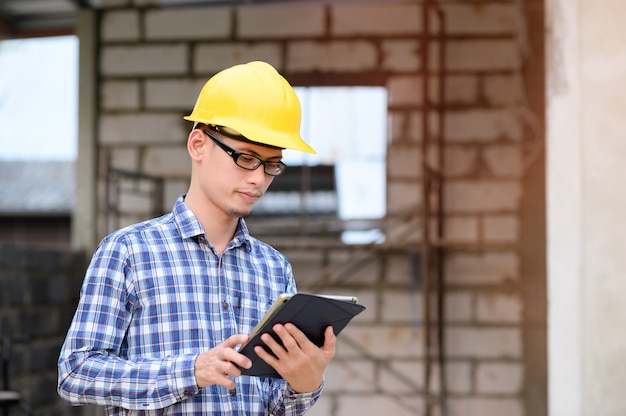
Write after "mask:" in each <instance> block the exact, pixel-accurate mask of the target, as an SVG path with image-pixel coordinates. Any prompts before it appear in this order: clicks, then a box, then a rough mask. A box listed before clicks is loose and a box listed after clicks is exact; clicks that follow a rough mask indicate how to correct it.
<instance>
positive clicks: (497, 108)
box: [97, 0, 545, 416]
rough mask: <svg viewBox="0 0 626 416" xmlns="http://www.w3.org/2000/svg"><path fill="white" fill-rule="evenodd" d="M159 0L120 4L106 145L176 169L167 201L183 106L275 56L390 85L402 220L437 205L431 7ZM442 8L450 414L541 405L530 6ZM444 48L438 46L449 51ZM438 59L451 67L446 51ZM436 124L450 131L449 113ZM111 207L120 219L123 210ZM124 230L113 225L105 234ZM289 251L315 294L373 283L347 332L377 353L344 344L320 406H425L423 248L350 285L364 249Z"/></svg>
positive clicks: (124, 160)
mask: <svg viewBox="0 0 626 416" xmlns="http://www.w3.org/2000/svg"><path fill="white" fill-rule="evenodd" d="M152 3H153V2H150V1H147V0H144V1H135V2H131V1H129V0H126V1H122V0H117V1H110V2H107V1H103V2H102V4H103V9H102V10H101V11H100V14H99V18H100V19H99V22H100V26H99V28H98V39H99V42H100V48H101V49H100V51H99V55H98V58H99V67H98V72H99V77H100V81H99V88H98V90H99V97H100V100H99V103H98V114H97V146H98V147H99V148H100V149H102V150H107V151H110V152H111V154H112V160H113V164H114V165H115V166H116V167H119V168H124V169H129V170H133V171H141V172H145V173H149V174H153V175H158V176H162V177H164V178H165V197H164V201H165V202H164V210H169V209H170V207H171V205H172V203H173V201H174V199H175V197H176V196H178V194H180V193H181V192H184V191H185V189H186V185H187V177H188V173H189V167H190V163H189V160H188V157H187V154H186V150H185V141H186V137H187V134H188V131H189V123H188V122H185V121H183V120H182V115H185V114H188V113H189V112H190V110H191V108H192V106H193V103H194V102H195V99H196V96H197V93H198V92H199V90H200V88H201V86H202V85H203V84H204V82H205V81H206V79H207V78H208V77H209V76H211V75H212V74H213V73H215V72H216V71H218V70H221V69H223V68H225V67H228V66H231V65H234V64H237V63H242V62H247V61H250V60H255V59H261V60H266V61H268V62H270V63H272V64H273V65H274V66H276V67H277V69H278V70H279V71H280V72H281V73H283V74H284V75H285V76H286V78H287V79H289V80H290V81H291V82H292V83H293V84H294V85H331V84H332V85H350V84H354V85H363V84H367V85H382V86H384V87H386V88H387V90H388V93H389V103H388V108H389V137H388V142H389V147H388V149H387V210H388V215H389V218H393V217H396V216H399V215H403V214H406V213H417V212H419V211H420V206H421V203H422V197H421V193H420V192H421V186H422V178H421V168H420V166H421V163H422V160H421V154H420V145H421V141H422V128H421V126H422V124H421V123H422V120H421V109H422V106H423V102H422V74H421V67H422V58H421V55H420V35H421V24H422V19H421V5H420V3H417V2H416V3H413V2H397V3H396V2H393V3H390V2H383V1H378V2H376V1H369V2H364V3H359V2H349V3H348V2H346V3H343V4H342V3H339V2H336V3H332V4H321V3H317V2H315V3H297V4H290V3H276V4H265V5H240V6H223V5H218V6H213V7H189V8H168V9H161V8H155V7H148V6H151V5H152ZM441 5H442V10H443V12H444V15H445V17H446V48H445V58H446V62H447V68H446V72H445V77H446V79H445V81H446V90H445V97H444V102H443V103H439V104H445V108H446V112H445V119H444V127H445V134H444V136H445V141H446V144H445V148H444V157H445V166H446V169H445V172H444V174H445V178H446V182H445V187H444V199H445V206H444V210H445V236H444V237H445V241H446V242H447V244H448V246H447V247H446V256H445V262H444V266H445V279H446V289H447V297H446V304H445V311H446V316H447V322H446V330H445V334H446V339H447V344H446V345H447V349H446V360H447V362H448V365H447V368H446V374H447V380H448V385H449V396H450V397H449V401H448V406H449V410H450V415H465V414H480V415H483V416H492V415H493V416H495V415H502V414H506V415H510V416H523V415H529V414H530V413H529V411H528V409H530V408H531V407H530V405H529V404H528V402H527V401H526V399H525V397H526V396H525V388H526V387H525V386H526V385H527V384H528V380H529V375H528V371H527V368H528V367H527V362H528V360H529V359H530V358H529V357H528V355H527V351H525V349H524V346H525V345H528V340H526V339H525V336H526V335H525V332H524V326H525V325H526V324H527V322H525V321H524V320H525V316H526V315H525V313H526V312H525V307H526V305H525V302H526V299H527V295H525V294H524V285H523V282H522V280H523V276H522V270H523V264H522V260H523V259H522V254H521V251H520V241H521V238H522V237H521V235H522V231H523V227H524V224H523V223H522V221H521V214H520V209H521V204H522V200H523V198H524V185H523V178H524V175H525V174H526V173H527V170H528V169H529V167H532V165H530V164H529V162H530V161H529V160H528V157H527V156H528V154H529V153H532V152H528V150H529V148H528V140H527V139H528V137H527V136H528V135H529V133H528V131H529V129H530V127H529V124H528V123H527V122H526V121H527V120H528V119H529V117H528V112H527V108H526V106H527V104H526V101H525V100H526V97H525V93H526V91H525V88H524V85H523V82H522V81H523V77H522V76H521V71H522V69H523V65H524V62H525V61H524V59H523V57H524V52H525V51H524V48H523V46H524V38H523V36H522V34H523V33H524V30H525V27H524V26H523V22H524V16H523V14H522V13H521V11H520V10H518V5H519V2H515V1H501V0H498V1H496V0H494V1H489V0H486V1H481V2H474V1H462V0H459V1H452V0H450V1H444V2H441ZM144 6H146V7H144ZM434 46H436V45H434ZM437 50H438V49H437V48H436V47H433V48H432V52H433V54H436V52H437ZM431 58H432V59H430V62H431V64H432V65H433V67H432V68H431V69H432V70H436V69H437V68H436V67H435V66H434V63H435V62H436V60H435V58H436V56H433V57H431ZM433 97H435V95H434V94H433ZM433 99H434V98H433ZM435 104H437V103H435ZM433 120H434V121H436V115H433ZM431 125H432V126H433V129H434V126H436V123H435V122H433V123H432V124H431ZM531 150H532V149H531ZM434 156H435V155H428V157H429V158H430V157H433V159H434ZM100 181H101V182H102V178H100ZM100 196H101V200H102V194H100ZM122 208H123V210H124V211H125V212H127V213H128V215H126V216H125V217H124V218H123V221H122V222H123V223H130V222H134V221H137V220H140V219H143V218H145V217H147V216H148V214H147V212H146V204H145V201H141V200H137V199H132V198H131V199H128V200H125V201H122ZM142 210H143V211H142ZM99 215H100V218H99V220H100V224H103V223H104V222H103V221H102V217H103V216H105V215H106V212H105V210H104V209H102V208H101V209H100V211H99ZM416 224H418V223H413V222H408V223H404V224H401V226H402V225H403V226H404V227H405V228H407V229H409V230H410V231H411V230H413V231H414V232H412V233H409V235H410V236H411V237H412V238H411V239H409V241H413V242H419V239H420V228H419V227H418V226H417V225H416ZM107 231H109V230H107V229H105V228H104V227H101V228H100V231H99V233H100V236H102V235H103V234H104V233H105V232H107ZM391 231H393V230H390V233H389V235H390V236H391V237H390V239H392V240H393V233H392V232H391ZM537 238H541V237H539V236H537ZM392 242H393V241H392ZM346 250H347V249H346ZM285 252H286V254H288V255H289V257H290V258H291V259H292V261H293V263H294V268H295V270H296V273H297V274H296V276H297V278H298V279H299V281H300V288H301V289H307V288H317V289H320V290H326V291H335V292H336V291H346V292H350V293H357V294H358V295H359V297H360V298H361V300H362V302H363V303H365V304H366V305H368V311H367V312H366V313H364V314H363V316H361V317H359V318H358V319H357V320H356V321H355V323H354V324H353V325H351V326H350V327H349V328H348V329H347V332H346V342H347V341H348V340H347V338H348V337H349V338H350V339H351V340H353V341H354V342H355V343H356V345H357V346H360V348H361V349H363V350H364V351H360V352H359V348H358V347H355V346H354V344H349V343H346V342H344V343H341V344H340V346H339V352H338V357H337V360H336V362H335V363H333V365H332V367H331V368H330V370H329V374H328V377H329V383H328V389H327V391H326V393H325V396H324V398H323V399H322V400H321V401H320V402H319V403H318V405H317V406H316V408H315V409H314V410H313V411H312V414H313V415H332V416H345V415H354V414H359V415H368V414H381V413H382V412H390V413H393V414H397V415H404V414H406V415H409V414H411V415H414V414H420V413H419V412H421V411H422V410H421V409H423V407H424V397H423V395H422V394H421V393H420V389H421V388H423V382H422V374H423V365H424V354H423V351H422V340H423V337H424V333H423V322H421V321H420V319H421V318H422V316H421V308H422V306H421V305H422V302H423V296H422V294H421V293H420V292H419V291H418V290H416V289H414V287H415V284H414V283H413V282H412V280H411V273H410V267H409V266H410V264H409V260H408V259H409V258H410V257H409V255H408V253H407V252H406V251H400V252H393V251H385V252H379V253H376V255H375V256H374V258H373V259H370V260H369V261H368V262H367V264H366V266H367V267H364V268H361V269H360V270H359V272H358V273H356V272H355V273H354V274H353V275H351V276H349V277H348V278H347V279H342V280H341V282H337V281H333V280H332V278H329V277H328V276H326V277H320V275H319V274H320V273H319V272H320V270H326V267H327V265H328V264H329V262H330V263H331V264H332V262H333V261H335V262H340V261H341V259H342V258H343V257H346V256H348V254H349V253H347V252H346V251H342V250H329V249H328V250H323V249H320V250H319V252H311V251H310V250H307V251H305V252H303V251H298V250H294V249H292V250H285ZM320 282H321V283H322V284H320ZM531 296H532V294H531ZM434 377H435V378H436V377H437V371H436V369H435V374H434ZM434 384H435V385H436V381H435V382H434ZM533 406H534V408H535V409H536V408H537V405H536V404H534V405H533ZM538 407H539V408H545V405H539V406H538ZM416 409H419V410H416ZM535 414H536V413H535Z"/></svg>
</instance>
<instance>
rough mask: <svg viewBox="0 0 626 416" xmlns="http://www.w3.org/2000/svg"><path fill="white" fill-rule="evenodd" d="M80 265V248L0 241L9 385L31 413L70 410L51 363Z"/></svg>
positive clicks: (0, 326) (0, 327)
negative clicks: (8, 342) (77, 250)
mask: <svg viewBox="0 0 626 416" xmlns="http://www.w3.org/2000/svg"><path fill="white" fill-rule="evenodd" d="M85 267H86V264H85V256H84V254H83V253H70V252H68V251H62V250H55V249H34V248H25V247H18V246H14V245H9V244H0V334H1V335H2V336H10V337H13V338H14V342H12V348H11V351H12V353H11V360H10V366H9V374H10V383H11V388H12V390H16V391H19V392H21V393H22V394H23V395H24V397H25V399H26V401H27V402H28V403H29V404H30V405H31V406H32V408H33V411H34V414H35V415H37V416H57V415H70V414H72V413H73V410H72V408H71V407H69V406H66V405H65V404H63V403H62V401H61V399H60V398H59V397H58V396H57V394H56V382H57V367H56V362H57V359H58V357H59V351H60V349H61V345H62V344H63V340H64V338H65V334H66V332H67V329H68V328H69V324H70V321H71V318H72V316H73V314H74V310H75V309H76V304H77V301H78V295H79V290H80V285H81V283H82V279H83V276H84V273H85ZM11 414H12V415H17V414H22V413H21V410H20V409H19V408H13V409H12V410H11Z"/></svg>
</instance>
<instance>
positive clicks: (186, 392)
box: [183, 390, 191, 396]
mask: <svg viewBox="0 0 626 416" xmlns="http://www.w3.org/2000/svg"><path fill="white" fill-rule="evenodd" d="M183 394H184V395H185V396H191V392H190V391H189V390H185V392H184V393H183Z"/></svg>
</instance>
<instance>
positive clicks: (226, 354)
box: [218, 335, 252, 375]
mask: <svg viewBox="0 0 626 416" xmlns="http://www.w3.org/2000/svg"><path fill="white" fill-rule="evenodd" d="M247 339H248V336H247V335H233V336H231V337H229V338H228V339H227V340H226V341H224V342H223V343H222V344H221V346H222V349H221V350H220V352H219V354H218V357H219V359H220V360H222V361H225V362H227V363H228V364H230V367H229V368H232V369H233V372H230V371H229V374H231V375H239V374H234V370H235V369H237V367H236V366H239V367H243V368H250V367H252V361H251V360H250V359H249V358H248V357H246V356H245V355H243V354H240V353H239V352H237V351H235V349H234V347H235V346H237V345H239V344H242V343H243V342H245V341H247ZM228 345H231V346H228ZM232 364H234V365H232ZM237 371H238V370H237Z"/></svg>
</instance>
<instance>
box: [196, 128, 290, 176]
mask: <svg viewBox="0 0 626 416" xmlns="http://www.w3.org/2000/svg"><path fill="white" fill-rule="evenodd" d="M202 131H203V132H204V133H205V134H206V135H207V136H209V138H210V139H211V140H213V141H214V142H215V144H217V145H218V146H219V147H221V148H222V150H223V151H225V152H226V153H227V154H228V155H229V156H230V157H232V158H233V160H234V161H235V164H236V165H237V166H239V167H240V168H243V169H246V170H256V169H257V168H258V167H259V166H261V165H263V171H264V172H265V173H266V174H268V175H271V176H278V175H280V174H281V173H283V172H284V171H285V169H286V168H287V165H285V164H284V163H283V162H269V161H267V160H261V159H259V158H258V157H256V156H253V155H249V154H247V153H241V152H238V151H236V150H235V149H233V148H232V147H230V146H228V145H227V144H226V143H224V142H222V141H221V140H219V139H218V138H217V137H215V136H213V135H212V134H211V133H209V132H208V131H206V130H204V129H202Z"/></svg>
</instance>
